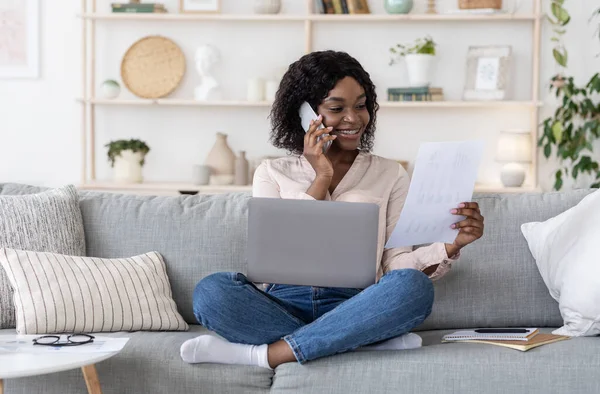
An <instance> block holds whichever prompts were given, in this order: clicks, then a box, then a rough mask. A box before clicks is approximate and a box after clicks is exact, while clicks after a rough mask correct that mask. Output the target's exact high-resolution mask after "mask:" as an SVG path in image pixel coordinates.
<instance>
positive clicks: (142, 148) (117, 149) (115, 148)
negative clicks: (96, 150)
mask: <svg viewBox="0 0 600 394" xmlns="http://www.w3.org/2000/svg"><path fill="white" fill-rule="evenodd" d="M105 146H106V147H107V148H108V153H107V155H108V160H109V161H110V165H111V167H114V165H115V158H116V157H117V156H119V155H121V152H122V151H124V150H131V151H133V152H134V153H136V152H141V153H142V160H140V165H142V166H143V165H144V159H145V157H146V154H147V153H148V152H150V147H149V146H148V145H146V143H145V142H144V141H140V140H136V139H131V140H117V141H111V142H109V143H108V144H106V145H105Z"/></svg>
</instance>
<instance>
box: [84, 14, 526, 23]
mask: <svg viewBox="0 0 600 394" xmlns="http://www.w3.org/2000/svg"><path fill="white" fill-rule="evenodd" d="M78 16H79V17H80V18H83V19H90V20H106V21H110V20H115V21H118V20H127V21H132V20H139V21H240V22H241V21H247V22H253V21H254V22H289V21H297V22H304V21H314V22H403V21H405V22H411V21H415V22H416V21H448V22H451V21H473V22H476V21H486V22H487V21H534V20H535V19H536V16H535V15H532V14H498V15H483V14H481V15H477V14H475V15H474V14H434V15H431V14H403V15H391V14H389V15H388V14H354V15H323V14H308V15H293V14H276V15H259V14H256V15H254V14H179V13H156V14H154V13H104V14H103V13H95V14H94V13H86V14H79V15H78Z"/></svg>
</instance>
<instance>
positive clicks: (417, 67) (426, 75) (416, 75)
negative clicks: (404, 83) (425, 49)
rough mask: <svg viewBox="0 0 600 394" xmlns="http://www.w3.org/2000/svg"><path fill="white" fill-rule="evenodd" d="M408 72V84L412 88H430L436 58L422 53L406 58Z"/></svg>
mask: <svg viewBox="0 0 600 394" xmlns="http://www.w3.org/2000/svg"><path fill="white" fill-rule="evenodd" d="M405 59H406V69H407V70H408V84H409V85H410V86H411V87H421V86H429V85H430V84H431V74H432V71H433V62H434V60H435V56H433V55H424V54H420V53H414V54H409V55H406V56H405Z"/></svg>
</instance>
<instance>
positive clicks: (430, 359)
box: [271, 329, 600, 394]
mask: <svg viewBox="0 0 600 394" xmlns="http://www.w3.org/2000/svg"><path fill="white" fill-rule="evenodd" d="M542 331H543V332H550V331H551V330H549V329H545V330H542ZM450 332H452V331H445V330H444V331H427V332H420V333H419V335H421V336H422V338H423V347H422V348H419V349H413V350H400V351H378V352H354V353H345V354H340V355H336V356H334V357H326V358H323V359H319V360H315V361H311V362H309V363H307V364H304V365H298V364H295V363H287V364H283V365H281V366H279V367H278V368H277V369H276V370H275V378H274V379H273V386H272V389H271V392H272V393H273V394H280V393H303V394H312V393H314V394H317V393H319V394H320V393H340V394H342V393H344V394H362V393H461V394H480V393H486V394H494V393H498V394H505V393H527V394H547V393H597V392H600V377H599V376H598V372H597V371H598V369H599V368H600V339H599V338H590V337H586V338H583V337H582V338H573V339H569V340H566V341H562V342H557V343H553V344H549V345H544V346H541V347H538V348H535V349H532V350H529V351H527V352H525V353H523V352H521V351H518V350H514V349H508V348H504V347H500V346H493V345H485V344H477V343H441V342H440V341H441V338H442V336H443V335H445V334H448V333H450Z"/></svg>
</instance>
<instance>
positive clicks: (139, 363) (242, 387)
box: [0, 325, 273, 394]
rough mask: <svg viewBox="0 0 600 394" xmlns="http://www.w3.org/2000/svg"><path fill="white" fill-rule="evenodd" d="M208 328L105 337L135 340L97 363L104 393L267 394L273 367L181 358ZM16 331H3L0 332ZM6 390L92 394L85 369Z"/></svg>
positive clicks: (9, 383) (10, 393) (13, 393)
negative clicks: (184, 347) (188, 342)
mask: <svg viewBox="0 0 600 394" xmlns="http://www.w3.org/2000/svg"><path fill="white" fill-rule="evenodd" d="M206 333H207V331H206V330H205V329H204V328H203V327H201V326H198V325H194V326H190V330H189V331H187V332H174V331H170V332H143V331H138V332H119V333H103V334H102V336H108V337H117V338H123V337H126V338H130V339H129V341H128V342H127V345H125V348H124V349H123V350H122V351H121V352H120V353H119V354H118V355H116V356H114V357H111V358H109V359H108V360H105V361H102V362H101V363H98V364H96V369H97V371H98V377H99V380H100V386H101V387H102V392H103V393H104V394H148V393H169V394H190V393H202V394H237V393H252V394H265V393H268V392H269V388H270V386H271V379H272V378H273V371H271V370H268V369H265V368H260V367H249V366H239V365H222V364H187V363H185V362H183V361H182V360H181V357H180V356H179V347H180V346H181V344H182V343H183V342H185V341H186V340H188V339H191V338H194V337H195V336H198V335H202V334H206ZM6 334H15V331H14V330H10V329H8V330H0V335H6ZM4 386H5V388H4V389H5V393H6V394H80V393H87V390H86V386H85V381H84V380H83V376H82V375H81V370H80V369H74V370H72V371H67V372H60V373H53V374H48V375H42V376H37V377H29V378H20V379H7V380H5V382H4Z"/></svg>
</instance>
